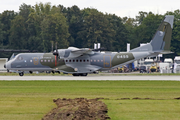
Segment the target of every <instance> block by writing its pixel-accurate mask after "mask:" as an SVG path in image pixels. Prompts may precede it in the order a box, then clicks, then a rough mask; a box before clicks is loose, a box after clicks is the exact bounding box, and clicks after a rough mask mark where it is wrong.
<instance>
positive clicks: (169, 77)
mask: <svg viewBox="0 0 180 120" xmlns="http://www.w3.org/2000/svg"><path fill="white" fill-rule="evenodd" d="M0 80H9V81H11V80H27V81H30V80H171V81H180V76H98V75H95V76H91V75H89V76H86V77H82V76H76V77H74V76H22V77H21V76H0Z"/></svg>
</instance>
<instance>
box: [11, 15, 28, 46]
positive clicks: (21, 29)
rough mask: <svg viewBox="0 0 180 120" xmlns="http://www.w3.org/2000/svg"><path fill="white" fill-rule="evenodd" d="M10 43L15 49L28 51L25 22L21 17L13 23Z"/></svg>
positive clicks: (16, 18) (17, 17)
mask: <svg viewBox="0 0 180 120" xmlns="http://www.w3.org/2000/svg"><path fill="white" fill-rule="evenodd" d="M9 41H10V46H11V47H12V48H13V49H27V39H26V27H25V22H24V18H23V17H22V16H20V15H18V16H16V17H15V18H14V19H13V20H12V21H11V29H10V36H9Z"/></svg>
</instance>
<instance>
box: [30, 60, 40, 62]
mask: <svg viewBox="0 0 180 120" xmlns="http://www.w3.org/2000/svg"><path fill="white" fill-rule="evenodd" d="M30 62H32V60H30ZM41 62H42V60H41Z"/></svg>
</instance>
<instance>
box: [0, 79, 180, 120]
mask: <svg viewBox="0 0 180 120" xmlns="http://www.w3.org/2000/svg"><path fill="white" fill-rule="evenodd" d="M79 97H84V98H105V99H103V100H102V101H103V102H105V103H106V104H107V106H108V115H109V116H110V117H111V119H112V120H179V119H180V100H175V99H174V98H177V97H180V82H179V81H0V120H40V119H41V118H42V117H43V116H44V115H45V114H46V113H47V112H49V111H50V110H51V109H52V108H54V107H55V104H54V103H53V99H57V98H79ZM136 97H139V98H151V99H149V100H145V99H138V100H134V99H133V98H136ZM121 98H129V99H130V100H120V99H121Z"/></svg>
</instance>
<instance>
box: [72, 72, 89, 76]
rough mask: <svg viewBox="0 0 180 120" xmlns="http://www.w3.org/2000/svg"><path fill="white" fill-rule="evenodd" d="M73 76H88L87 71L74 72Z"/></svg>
mask: <svg viewBox="0 0 180 120" xmlns="http://www.w3.org/2000/svg"><path fill="white" fill-rule="evenodd" d="M72 75H73V76H87V73H74V74H72Z"/></svg>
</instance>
